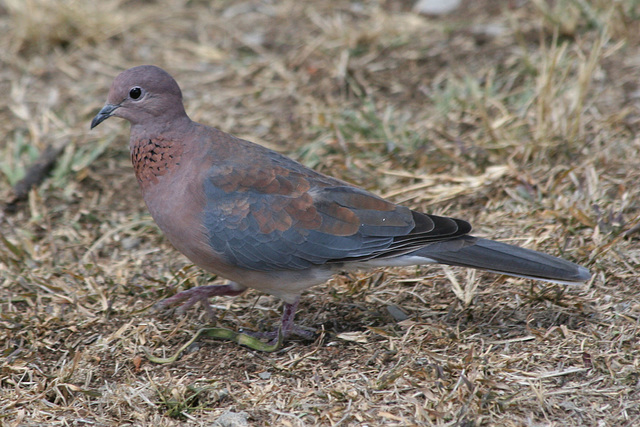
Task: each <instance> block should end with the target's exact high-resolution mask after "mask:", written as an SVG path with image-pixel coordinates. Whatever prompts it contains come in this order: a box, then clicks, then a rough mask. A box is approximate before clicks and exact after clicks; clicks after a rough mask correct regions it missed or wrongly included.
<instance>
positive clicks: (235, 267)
mask: <svg viewBox="0 0 640 427" xmlns="http://www.w3.org/2000/svg"><path fill="white" fill-rule="evenodd" d="M111 116H115V117H121V118H123V119H126V120H128V121H129V122H130V123H131V139H130V141H129V148H130V150H131V160H132V162H133V168H134V170H135V174H136V177H137V179H138V183H139V184H140V188H141V189H142V194H143V197H144V201H145V203H146V204H147V207H148V208H149V211H150V212H151V216H152V217H153V219H154V220H155V221H156V223H157V224H158V226H159V227H160V229H161V230H162V231H163V232H164V234H165V235H166V236H167V237H168V239H169V240H170V241H171V243H172V244H173V245H174V246H175V247H176V248H177V249H178V250H179V251H180V252H182V253H183V254H184V255H186V256H187V258H189V259H190V260H191V261H193V262H194V263H195V264H196V265H198V266H200V267H201V268H203V269H205V270H207V271H210V272H212V273H215V274H218V275H220V276H223V277H225V278H227V279H229V280H230V281H231V282H230V283H228V284H226V285H211V286H201V287H196V288H193V289H190V290H187V291H183V292H180V293H178V294H176V295H174V296H172V297H171V298H168V299H167V300H164V301H163V302H161V304H162V305H163V306H165V307H166V306H175V305H180V304H182V307H181V309H182V310H184V309H186V308H188V307H191V306H192V305H194V304H195V303H196V302H198V301H202V302H204V303H206V302H207V299H208V298H209V297H212V296H216V295H238V294H240V293H242V292H243V291H244V290H246V289H247V288H253V289H257V290H260V291H262V292H266V293H268V294H271V295H275V296H277V297H279V298H281V299H283V300H284V302H285V307H284V310H283V316H282V323H281V326H280V328H279V333H280V336H286V335H288V334H290V333H293V332H297V331H296V329H297V328H296V327H295V326H294V324H293V318H294V314H295V311H296V307H297V305H298V301H299V298H300V294H301V293H302V291H304V290H305V289H307V288H309V287H311V286H314V285H317V284H320V283H323V282H325V281H327V280H328V279H329V278H330V277H331V276H332V275H333V274H335V273H336V272H339V271H344V270H352V269H356V268H372V267H380V266H408V265H419V264H433V263H441V264H447V265H454V266H463V267H470V268H476V269H481V270H488V271H492V272H496V273H500V274H507V275H511V276H517V277H525V278H530V279H536V280H544V281H549V282H558V283H576V282H584V281H586V280H588V279H589V278H590V276H591V275H590V273H589V271H588V270H587V269H586V268H584V267H581V266H579V265H576V264H574V263H572V262H569V261H565V260H563V259H560V258H556V257H553V256H550V255H547V254H543V253H540V252H536V251H533V250H529V249H523V248H520V247H517V246H512V245H508V244H505V243H500V242H495V241H492V240H487V239H482V238H478V237H473V236H470V235H469V234H468V233H469V232H470V231H471V225H470V224H469V223H468V222H466V221H463V220H459V219H454V218H446V217H441V216H436V215H429V214H425V213H421V212H416V211H412V210H411V209H409V208H407V207H404V206H399V205H396V204H394V203H392V202H390V201H387V200H384V199H382V198H380V197H378V196H376V195H374V194H371V193H369V192H367V191H365V190H363V189H361V188H358V187H355V186H353V185H351V184H349V183H346V182H344V181H340V180H338V179H336V178H332V177H329V176H326V175H323V174H321V173H319V172H316V171H314V170H311V169H309V168H307V167H305V166H303V165H302V164H300V163H298V162H295V161H294V160H291V159H290V158H288V157H285V156H283V155H281V154H278V153H276V152H274V151H271V150H269V149H267V148H265V147H262V146H260V145H257V144H254V143H251V142H249V141H245V140H242V139H239V138H236V137H234V136H232V135H229V134H227V133H224V132H222V131H220V130H218V129H214V128H211V127H208V126H205V125H202V124H199V123H195V122H193V121H191V119H190V118H189V117H188V116H187V114H186V112H185V110H184V106H183V104H182V93H181V91H180V88H179V87H178V84H177V83H176V81H175V80H174V79H173V78H172V77H171V76H170V75H169V74H168V73H167V72H165V71H164V70H162V69H160V68H158V67H155V66H150V65H144V66H139V67H134V68H131V69H129V70H126V71H124V72H122V73H121V74H120V75H118V76H117V77H116V79H115V80H114V82H113V84H112V85H111V89H110V91H109V96H108V98H107V103H106V105H105V106H104V107H103V108H102V109H101V110H100V112H99V113H98V114H97V115H96V116H95V117H94V119H93V121H92V122H91V128H94V127H95V126H97V125H98V124H100V123H102V122H103V121H104V120H106V119H108V118H109V117H111Z"/></svg>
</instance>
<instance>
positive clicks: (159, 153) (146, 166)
mask: <svg viewBox="0 0 640 427" xmlns="http://www.w3.org/2000/svg"><path fill="white" fill-rule="evenodd" d="M130 149H131V162H132V163H133V169H134V170H135V173H136V178H138V182H139V183H140V185H141V186H142V187H143V189H144V188H145V187H147V186H149V185H154V184H157V183H158V180H159V179H160V177H162V176H163V175H166V174H169V173H171V172H172V171H173V170H175V169H176V168H177V167H179V166H180V161H181V159H182V155H183V152H184V144H182V143H180V142H179V141H177V140H175V139H172V138H169V139H167V138H166V137H159V136H154V137H150V136H147V137H146V138H141V139H135V140H134V139H133V135H132V139H131V143H130Z"/></svg>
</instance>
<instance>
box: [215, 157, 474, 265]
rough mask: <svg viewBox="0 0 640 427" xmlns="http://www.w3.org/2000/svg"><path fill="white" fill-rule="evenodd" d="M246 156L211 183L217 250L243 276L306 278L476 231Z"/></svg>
mask: <svg viewBox="0 0 640 427" xmlns="http://www.w3.org/2000/svg"><path fill="white" fill-rule="evenodd" d="M251 148H252V149H253V150H255V149H256V146H252V147H251ZM250 151H251V150H250ZM245 154H249V157H248V158H245V159H244V160H243V161H237V160H238V159H226V160H222V161H217V162H215V163H214V164H213V166H212V167H211V168H210V169H209V171H208V174H207V177H206V179H205V183H204V191H205V196H206V206H205V208H204V212H203V222H204V225H205V227H206V229H207V231H208V233H209V243H210V245H211V246H212V248H213V249H214V250H215V251H216V252H218V253H220V254H222V255H223V256H224V257H225V258H226V259H227V261H228V262H229V263H231V264H233V265H237V266H238V267H241V268H246V269H250V270H258V271H275V270H300V269H306V268H309V267H312V266H314V265H321V264H326V263H329V262H331V263H339V262H346V261H356V260H368V259H372V258H380V257H390V256H394V255H398V254H402V253H407V252H410V251H411V250H413V249H416V248H419V247H422V246H424V245H425V244H427V243H428V242H433V241H439V240H443V239H449V238H452V237H456V236H459V235H464V234H466V233H468V232H469V231H470V229H471V227H470V226H469V224H468V223H466V222H464V221H460V220H454V219H450V218H444V217H438V216H432V215H425V214H420V213H417V212H414V211H411V210H410V209H408V208H406V207H403V206H398V205H395V204H394V203H391V202H389V201H386V200H384V199H382V198H380V197H377V196H375V195H373V194H371V193H369V192H367V191H365V190H362V189H359V188H357V187H354V186H350V185H349V184H346V183H344V182H342V181H339V180H335V179H333V178H330V177H327V176H325V175H322V174H319V173H318V172H315V171H313V170H311V169H308V168H306V167H304V166H303V165H301V164H299V163H297V162H294V161H293V160H290V159H288V158H286V157H283V156H280V155H279V154H277V153H275V152H272V151H268V150H266V149H260V153H259V156H257V157H258V158H256V159H254V160H255V161H251V159H252V157H253V156H252V154H254V153H245Z"/></svg>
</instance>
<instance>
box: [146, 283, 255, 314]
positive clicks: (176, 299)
mask: <svg viewBox="0 0 640 427" xmlns="http://www.w3.org/2000/svg"><path fill="white" fill-rule="evenodd" d="M245 289H246V288H245V287H244V286H241V285H238V284H237V283H234V282H231V283H229V284H227V285H206V286H198V287H195V288H191V289H188V290H186V291H182V292H178V293H177V294H175V295H174V296H172V297H169V298H166V299H163V300H162V301H160V302H158V303H156V305H155V307H156V308H158V309H167V308H169V307H173V306H176V305H179V306H180V307H178V309H177V310H176V313H177V314H184V313H185V312H186V311H187V310H188V309H190V308H191V307H193V306H194V305H195V304H196V303H198V302H199V303H201V305H202V306H203V307H204V308H205V310H206V311H207V314H208V315H209V317H210V318H212V319H213V318H215V316H214V314H213V310H212V309H211V306H210V305H209V298H211V297H215V296H236V295H240V294H241V293H243V292H244V291H245Z"/></svg>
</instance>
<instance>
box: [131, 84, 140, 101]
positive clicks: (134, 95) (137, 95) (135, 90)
mask: <svg viewBox="0 0 640 427" xmlns="http://www.w3.org/2000/svg"><path fill="white" fill-rule="evenodd" d="M140 95H142V89H140V88H139V87H138V86H136V87H132V88H131V90H130V91H129V96H130V97H131V99H138V98H140Z"/></svg>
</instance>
